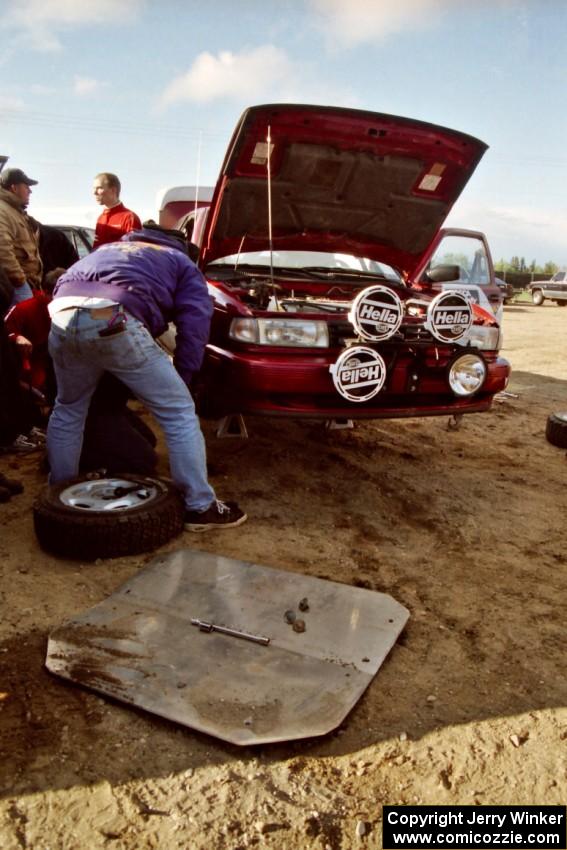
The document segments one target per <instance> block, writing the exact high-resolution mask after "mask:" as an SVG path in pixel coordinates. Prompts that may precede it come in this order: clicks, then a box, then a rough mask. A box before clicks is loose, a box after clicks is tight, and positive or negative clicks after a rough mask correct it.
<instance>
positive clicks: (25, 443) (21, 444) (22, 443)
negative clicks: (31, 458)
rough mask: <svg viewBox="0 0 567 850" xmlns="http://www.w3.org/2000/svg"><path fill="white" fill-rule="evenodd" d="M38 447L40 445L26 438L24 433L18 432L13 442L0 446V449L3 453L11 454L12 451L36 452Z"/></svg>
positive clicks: (17, 452)
mask: <svg viewBox="0 0 567 850" xmlns="http://www.w3.org/2000/svg"><path fill="white" fill-rule="evenodd" d="M40 448H41V446H40V445H38V443H35V442H33V441H32V440H30V439H28V437H26V436H25V434H18V436H17V437H16V439H15V440H14V442H13V443H10V445H9V446H2V447H1V449H0V451H1V452H2V453H3V454H11V453H12V452H15V453H16V454H25V453H26V452H37V450H38V449H40Z"/></svg>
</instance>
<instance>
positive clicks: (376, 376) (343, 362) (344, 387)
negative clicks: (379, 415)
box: [329, 345, 386, 402]
mask: <svg viewBox="0 0 567 850" xmlns="http://www.w3.org/2000/svg"><path fill="white" fill-rule="evenodd" d="M329 371H330V373H331V376H332V378H333V384H334V385H335V389H336V391H337V392H338V393H339V394H340V395H342V397H343V398H346V400H347V401H355V402H360V401H370V399H371V398H374V396H375V395H376V394H377V393H379V392H380V390H381V389H382V387H383V386H384V383H385V381H386V364H385V363H384V360H383V359H382V357H381V356H380V355H379V354H378V352H377V351H374V350H373V349H372V348H366V347H365V346H362V345H359V346H354V347H353V348H347V349H345V350H344V351H343V352H342V354H339V356H338V358H337V360H336V362H335V363H333V364H332V365H331V366H329Z"/></svg>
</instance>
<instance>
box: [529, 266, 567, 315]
mask: <svg viewBox="0 0 567 850" xmlns="http://www.w3.org/2000/svg"><path fill="white" fill-rule="evenodd" d="M528 291H529V292H531V294H532V301H533V303H534V304H536V305H537V306H538V307H540V306H541V305H542V304H543V303H544V301H545V299H546V298H549V299H550V301H555V303H556V304H557V305H558V306H560V307H564V306H565V304H567V272H556V273H555V274H554V275H553V277H551V278H550V279H549V280H534V281H532V282H531V283H530V284H528Z"/></svg>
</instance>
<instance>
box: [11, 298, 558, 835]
mask: <svg viewBox="0 0 567 850" xmlns="http://www.w3.org/2000/svg"><path fill="white" fill-rule="evenodd" d="M566 322H567V310H562V309H560V308H558V307H556V306H554V305H546V306H544V307H540V308H535V307H532V306H531V305H528V304H526V305H512V306H509V307H506V309H505V318H504V334H505V345H504V353H505V355H506V356H507V357H508V359H509V360H510V361H511V363H512V367H513V376H512V379H511V383H510V385H509V388H508V389H509V390H510V391H511V392H513V393H515V394H517V396H518V397H517V398H505V399H503V400H501V401H500V402H495V404H494V406H493V409H492V410H491V411H490V412H489V413H486V414H480V415H475V416H471V417H468V418H466V419H465V420H464V421H463V423H462V426H461V428H460V430H457V431H454V430H448V428H447V419H446V418H436V419H423V420H418V419H413V420H406V421H378V422H370V423H366V424H362V425H358V426H357V427H356V428H355V429H354V430H352V431H333V432H326V431H324V430H323V428H322V426H321V425H317V424H314V423H312V422H311V423H305V422H285V421H280V420H277V421H274V420H270V421H268V420H249V421H248V426H249V431H250V439H249V440H248V441H241V440H237V439H226V440H218V439H216V437H215V435H214V432H213V430H212V428H211V427H209V426H205V427H206V434H207V442H208V447H209V459H210V462H211V466H212V469H213V470H214V475H213V477H212V481H213V483H214V485H215V487H216V489H217V491H218V493H219V495H220V496H221V497H224V498H236V499H237V500H238V501H239V502H240V503H241V504H242V505H243V506H244V507H245V508H246V510H247V512H248V514H249V521H248V522H247V523H246V524H245V525H243V526H242V527H240V528H237V529H234V530H230V531H224V532H223V533H222V534H216V535H214V534H210V535H190V534H188V533H185V534H184V535H183V536H182V537H180V538H177V539H176V540H173V541H171V543H170V544H168V545H167V546H165V547H163V549H162V550H161V551H164V552H169V551H173V550H175V549H178V548H180V547H192V548H194V549H200V550H203V551H207V552H214V553H219V554H224V555H227V556H230V557H234V558H239V559H242V560H246V561H253V562H255V563H259V564H264V565H267V566H272V567H276V568H279V569H284V570H290V571H297V572H300V573H307V574H309V575H313V576H320V577H324V578H329V579H333V580H335V581H339V582H346V583H347V584H351V585H359V586H363V587H367V588H370V589H373V590H377V591H383V592H387V593H389V594H391V595H392V596H393V597H394V598H395V599H397V600H398V601H399V602H401V603H402V604H403V605H405V606H406V607H407V608H408V609H409V611H410V614H411V616H410V620H409V622H408V625H407V626H406V629H405V631H404V632H403V634H402V635H401V637H400V639H399V641H398V643H397V644H396V646H395V647H394V649H393V650H392V652H391V653H390V655H389V657H388V658H387V660H386V662H385V664H384V665H383V667H382V668H381V669H380V671H379V672H378V674H377V676H376V677H375V679H374V680H373V681H372V683H371V685H370V687H369V688H368V690H367V691H366V692H365V694H364V695H363V697H362V699H361V700H360V702H359V703H358V704H357V705H356V707H355V708H354V709H353V711H352V712H351V713H350V714H349V715H348V717H347V718H346V719H345V721H344V722H343V723H342V724H341V726H340V728H339V729H337V730H336V731H335V732H334V733H332V734H329V735H327V736H325V737H322V738H316V739H310V740H306V741H299V742H295V743H291V744H278V745H270V746H264V747H260V748H251V747H250V748H243V749H242V748H238V747H233V746H230V745H227V744H224V743H222V742H220V741H218V740H216V739H214V738H211V737H208V736H206V735H203V734H200V733H197V732H193V731H191V730H190V729H186V728H183V727H178V726H176V725H174V724H172V723H169V722H166V721H164V720H161V719H159V718H157V717H154V716H152V715H149V714H145V713H142V712H138V711H135V710H132V709H130V708H128V707H126V706H122V705H120V704H119V703H115V702H112V701H110V700H106V699H102V698H100V697H99V696H97V695H96V694H94V693H91V692H88V691H86V690H83V689H81V688H79V687H76V686H73V685H71V684H67V683H65V682H64V681H63V680H60V679H57V678H56V677H53V676H51V675H50V674H49V673H47V672H46V671H45V669H44V667H43V663H44V660H45V650H46V640H47V635H48V633H49V632H50V631H51V630H53V629H54V628H56V627H57V626H59V625H60V624H61V623H62V622H63V621H65V620H66V619H68V618H70V617H72V616H74V615H77V614H79V613H81V612H83V611H84V610H86V609H87V608H89V607H90V606H91V605H93V604H95V603H96V602H98V601H100V600H102V599H104V598H105V597H107V596H108V595H109V594H111V593H112V592H113V591H114V590H115V589H116V588H117V587H118V586H119V585H120V584H121V583H122V582H123V581H125V580H126V579H128V578H129V577H131V576H132V575H134V574H135V573H136V572H137V571H138V570H139V569H140V567H141V566H143V565H144V563H145V562H147V561H148V560H150V559H151V558H152V557H154V555H150V556H148V557H146V556H144V557H142V558H140V557H131V558H121V559H119V560H108V561H102V562H100V563H94V564H90V565H82V564H79V563H75V562H72V561H65V560H59V559H56V558H54V557H51V556H49V555H46V554H44V553H42V552H41V550H40V549H39V548H38V546H37V544H36V541H35V538H34V533H33V527H32V515H31V504H32V501H33V498H34V494H35V493H36V492H37V490H38V489H39V488H40V486H41V485H42V483H43V481H42V476H41V475H40V473H39V472H38V471H37V458H36V457H35V456H29V455H28V456H27V457H25V458H23V459H16V458H7V457H3V458H0V470H1V471H3V472H5V473H10V474H13V475H17V476H19V477H21V478H22V479H23V481H24V482H25V486H26V490H25V493H24V494H23V495H21V496H17V497H15V498H14V499H12V501H11V502H10V503H8V504H6V505H1V506H0V517H1V521H2V533H1V538H0V600H1V622H0V671H1V675H0V750H1V753H0V795H1V796H0V845H1V846H2V848H3V850H21V848H33V850H99V848H105V850H108V848H112V850H130V848H134V850H149V848H160V850H173V848H183V850H189V848H190V849H191V850H193V848H195V850H200V848H203V850H204V848H207V850H216V849H217V848H221V847H226V848H230V850H237V849H238V848H248V847H259V848H264V847H265V848H286V850H289V849H290V848H292V849H293V850H294V849H295V848H318V849H319V848H320V850H346V848H357V847H361V848H362V847H367V848H380V847H381V846H382V844H381V819H382V806H383V804H386V803H389V804H396V803H407V804H419V803H422V804H443V805H445V804H487V805H488V804H493V805H494V804H528V803H531V804H535V803H538V804H560V803H561V804H564V803H565V801H566V798H567V759H566V752H567V709H566V705H567V680H566V677H565V657H566V647H567V640H566V630H565V616H564V605H565V603H566V601H567V523H566V522H565V507H566V503H567V488H566V486H565V479H566V476H567V459H566V456H565V450H561V449H558V448H555V447H553V446H551V445H550V444H549V443H547V442H546V440H545V436H544V431H545V423H546V418H547V416H548V414H549V413H551V412H553V411H557V410H562V409H563V410H565V409H566V408H567V371H566V370H567V333H566ZM165 470H166V466H165V462H164V466H163V471H164V472H165Z"/></svg>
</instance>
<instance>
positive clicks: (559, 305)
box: [555, 301, 567, 307]
mask: <svg viewBox="0 0 567 850" xmlns="http://www.w3.org/2000/svg"><path fill="white" fill-rule="evenodd" d="M555 303H556V304H557V306H558V307H566V306H567V301H556V302H555Z"/></svg>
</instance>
